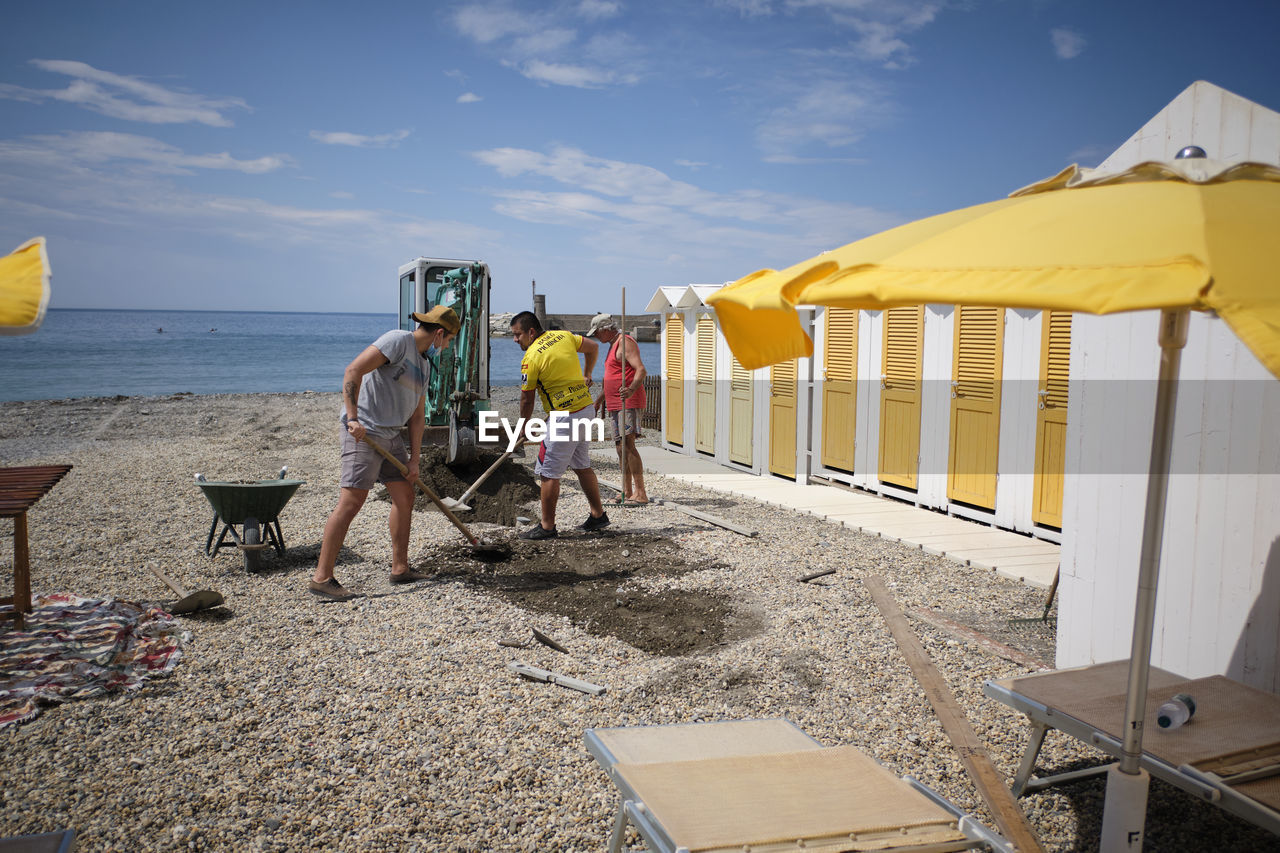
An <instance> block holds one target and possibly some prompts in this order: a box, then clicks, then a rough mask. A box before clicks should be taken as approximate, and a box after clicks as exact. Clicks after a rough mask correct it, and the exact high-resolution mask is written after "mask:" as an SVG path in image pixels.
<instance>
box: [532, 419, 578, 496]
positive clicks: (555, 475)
mask: <svg viewBox="0 0 1280 853" xmlns="http://www.w3.org/2000/svg"><path fill="white" fill-rule="evenodd" d="M591 417H592V410H591V407H590V406H584V407H583V408H581V409H579V410H578V411H576V412H553V413H552V414H551V415H550V416H549V417H548V419H547V420H548V422H550V421H553V420H555V421H560V422H562V423H564V424H565V426H564V428H563V429H564V431H565V433H566V434H568V436H569V437H568V438H566V439H564V440H557V441H553V440H552V439H551V438H550V437H548V438H547V439H546V440H545V441H543V442H542V444H540V445H539V446H538V461H537V462H535V463H534V466H533V473H535V474H537V475H538V476H539V477H541V478H542V479H544V480H559V479H560V478H561V477H563V476H564V472H565V471H567V470H569V469H570V468H572V469H573V470H574V471H581V470H583V469H586V468H590V467H591V452H590V451H591V440H590V439H589V438H587V437H585V436H588V435H589V434H590V433H589V431H588V430H585V429H583V428H582V427H579V431H578V435H579V436H580V438H579V440H578V441H574V440H573V439H572V435H573V423H574V422H575V421H590V420H591ZM584 426H585V424H584Z"/></svg>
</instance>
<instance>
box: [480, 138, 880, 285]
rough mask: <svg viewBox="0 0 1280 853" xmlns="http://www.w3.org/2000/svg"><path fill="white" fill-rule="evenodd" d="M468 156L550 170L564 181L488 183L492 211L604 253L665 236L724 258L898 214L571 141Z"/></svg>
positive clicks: (798, 248) (521, 170)
mask: <svg viewBox="0 0 1280 853" xmlns="http://www.w3.org/2000/svg"><path fill="white" fill-rule="evenodd" d="M473 156H474V157H475V158H476V159H477V160H478V161H479V162H481V163H484V164H485V165H488V166H490V167H492V168H493V169H494V170H495V171H496V172H497V173H498V174H499V175H500V176H502V177H503V178H506V179H508V183H509V184H510V183H511V182H512V181H516V180H518V181H520V183H521V184H529V183H534V184H536V183H538V182H539V181H544V180H550V181H552V182H554V183H555V184H559V185H562V186H563V189H554V190H549V189H546V188H543V187H538V186H504V187H502V188H500V189H496V190H494V191H493V195H494V196H495V199H496V201H495V205H494V209H495V210H496V211H497V212H498V213H501V214H503V215H504V216H510V217H512V218H515V219H519V220H521V221H524V222H532V223H538V224H542V225H559V226H567V227H576V228H581V229H582V230H583V240H584V243H586V244H588V245H589V246H590V247H591V249H592V251H593V252H598V253H600V254H601V255H608V256H609V257H611V258H613V259H617V258H638V257H648V258H651V253H652V247H653V246H654V245H664V246H668V247H671V248H677V247H678V248H679V251H682V252H687V253H690V254H691V255H692V254H694V253H696V254H697V255H698V256H699V257H712V258H721V259H723V262H724V263H726V264H730V263H741V262H740V261H736V260H734V254H735V253H740V252H742V251H743V250H750V251H751V252H752V253H758V252H760V251H761V250H762V248H765V249H772V250H776V251H777V252H779V253H781V254H782V256H787V255H788V254H794V253H800V252H814V251H818V250H821V249H824V248H834V247H835V246H838V245H842V244H844V243H846V242H848V241H850V240H853V239H855V238H857V237H860V236H864V235H865V234H869V233H872V232H874V231H878V230H881V229H884V228H887V227H890V226H892V225H896V224H898V223H899V221H900V219H899V218H898V217H896V216H894V215H892V214H890V213H886V212H884V211H878V210H874V209H871V208H866V207H861V206H858V205H853V204H844V203H833V202H827V201H824V200H821V199H814V198H806V197H798V196H791V195H787V194H783V193H767V192H762V191H758V190H739V191H736V192H715V191H711V190H706V189H703V188H701V187H698V186H695V185H693V184H690V183H688V182H685V181H678V180H675V179H673V178H671V177H670V176H669V175H667V174H665V173H663V172H661V171H660V170H658V169H654V168H652V167H650V166H645V165H642V164H638V163H627V162H623V161H618V160H608V159H605V158H601V157H594V156H592V155H590V154H587V153H586V152H584V151H581V150H579V149H576V148H569V147H560V148H555V149H553V150H552V151H551V152H549V153H543V152H539V151H531V150H528V149H521V148H493V149H488V150H485V151H476V152H473ZM729 269H730V270H733V269H735V268H734V267H729ZM744 272H745V271H744Z"/></svg>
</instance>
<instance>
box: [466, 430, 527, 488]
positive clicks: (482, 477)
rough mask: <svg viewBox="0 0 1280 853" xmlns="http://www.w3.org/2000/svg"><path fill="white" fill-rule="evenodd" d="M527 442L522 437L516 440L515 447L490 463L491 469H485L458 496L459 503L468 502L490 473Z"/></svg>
mask: <svg viewBox="0 0 1280 853" xmlns="http://www.w3.org/2000/svg"><path fill="white" fill-rule="evenodd" d="M525 444H526V440H525V439H523V438H522V439H520V440H519V441H518V442H516V446H515V447H513V448H511V449H510V450H508V451H507V452H506V453H504V454H502V455H501V456H499V457H498V461H497V462H494V463H493V464H492V465H490V466H489V469H488V470H487V471H485V472H484V473H483V474H481V475H480V479H479V480H476V481H475V482H474V483H472V484H471V485H470V486H469V487H468V488H467V490H466V491H465V492H463V493H462V497H460V498H458V503H460V504H464V503H466V502H467V498H469V497H471V496H472V495H474V494H475V493H476V489H478V488H480V486H481V484H483V483H484V481H485V480H487V479H489V475H490V474H492V473H493V472H494V471H497V470H498V468H499V467H501V465H502V463H503V462H506V461H507V459H509V458H510V457H511V454H513V453H515V452H516V451H517V450H519V449H520V448H521V447H524V446H525Z"/></svg>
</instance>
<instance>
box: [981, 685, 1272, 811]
mask: <svg viewBox="0 0 1280 853" xmlns="http://www.w3.org/2000/svg"><path fill="white" fill-rule="evenodd" d="M1128 673H1129V663H1128V661H1113V662H1111V663H1104V664H1096V665H1094V666H1087V667H1080V668H1077V669H1064V670H1056V671H1054V672H1044V673H1038V674H1036V675H1028V676H1023V677H1021V678H1008V679H1001V680H999V681H988V682H987V683H986V686H985V687H984V688H983V692H985V693H986V694H987V695H988V696H990V697H991V698H992V699H995V700H997V701H999V702H1003V703H1004V704H1006V705H1008V706H1010V707H1011V708H1015V709H1017V710H1019V711H1021V712H1023V713H1024V714H1026V715H1027V717H1028V718H1030V720H1031V739H1030V742H1029V743H1028V744H1027V750H1026V752H1025V753H1024V755H1023V757H1022V764H1021V766H1020V767H1019V768H1018V774H1017V776H1016V777H1015V778H1014V782H1013V786H1012V787H1013V792H1014V794H1016V795H1018V796H1021V795H1022V794H1024V793H1030V792H1033V791H1038V790H1041V789H1043V788H1047V787H1049V786H1051V785H1060V784H1063V783H1065V782H1071V781H1074V780H1076V779H1082V778H1085V777H1088V776H1093V775H1097V774H1101V773H1104V772H1105V771H1106V766H1102V767H1092V768H1086V769H1084V770H1076V771H1072V772H1068V773H1058V774H1054V775H1050V776H1045V777H1033V776H1032V773H1033V772H1034V770H1035V765H1036V758H1037V756H1038V755H1039V753H1040V746H1041V744H1043V743H1044V736H1045V733H1046V732H1047V731H1048V730H1049V729H1057V730H1058V731H1061V732H1063V733H1064V734H1068V735H1070V736H1071V737H1073V738H1075V739H1076V740H1079V741H1082V742H1084V743H1087V744H1091V745H1093V746H1096V747H1097V748H1098V749H1100V750H1102V751H1103V752H1105V753H1107V754H1108V755H1111V756H1115V757H1119V755H1120V751H1121V741H1122V732H1121V729H1122V728H1123V720H1124V710H1125V709H1124V703H1125V685H1126V681H1127V678H1128ZM1148 688H1149V689H1148V692H1147V715H1146V720H1145V722H1144V725H1143V736H1142V753H1143V754H1142V766H1143V767H1144V768H1146V770H1147V771H1148V772H1149V773H1151V775H1152V776H1156V777H1158V778H1160V779H1163V780H1165V781H1166V782H1168V783H1170V784H1171V785H1175V786H1176V787H1178V788H1181V789H1182V790H1184V791H1187V792H1188V793H1190V794H1193V795H1195V796H1198V797H1201V798H1203V799H1205V800H1208V801H1209V802H1212V803H1216V804H1217V805H1219V806H1220V807H1222V808H1223V809H1225V810H1226V811H1229V812H1231V813H1232V814H1235V815H1238V816H1239V817H1242V818H1244V819H1245V820H1247V821H1250V822H1251V823H1254V824H1257V825H1258V826H1260V827H1263V828H1264V829H1267V830H1269V831H1271V832H1274V833H1276V834H1277V835H1280V696H1276V695H1275V694H1272V693H1265V692H1263V691H1261V690H1256V689H1254V688H1252V687H1249V686H1247V685H1244V684H1241V683H1240V682H1238V681H1233V680H1231V679H1229V678H1226V677H1225V676H1221V675H1215V676H1212V677H1210V678H1196V679H1186V678H1182V677H1181V676H1178V675H1174V674H1173V673H1171V672H1166V671H1165V670H1162V669H1157V668H1156V667H1152V668H1151V675H1150V679H1149V681H1148ZM1176 693H1189V694H1190V695H1191V696H1192V697H1193V698H1194V699H1195V700H1196V713H1195V716H1194V717H1192V718H1191V720H1190V721H1189V722H1187V723H1186V724H1185V725H1183V726H1181V727H1179V728H1175V729H1161V728H1160V727H1159V726H1158V725H1157V724H1156V709H1157V708H1159V706H1160V704H1161V703H1162V702H1163V701H1165V700H1166V699H1168V698H1169V697H1171V696H1173V695H1174V694H1176Z"/></svg>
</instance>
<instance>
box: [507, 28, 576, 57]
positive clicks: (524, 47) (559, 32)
mask: <svg viewBox="0 0 1280 853" xmlns="http://www.w3.org/2000/svg"><path fill="white" fill-rule="evenodd" d="M577 38H578V33H577V31H576V30H570V29H565V28H564V27H553V28H551V29H546V30H541V31H539V32H536V33H530V34H528V35H524V36H520V37H518V38H516V39H515V40H514V41H512V43H511V49H512V50H513V51H515V52H516V54H517V55H519V56H540V55H546V54H555V53H557V52H558V51H561V50H563V49H564V48H566V47H568V46H569V45H571V44H573V42H574V41H575V40H576V39H577Z"/></svg>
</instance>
